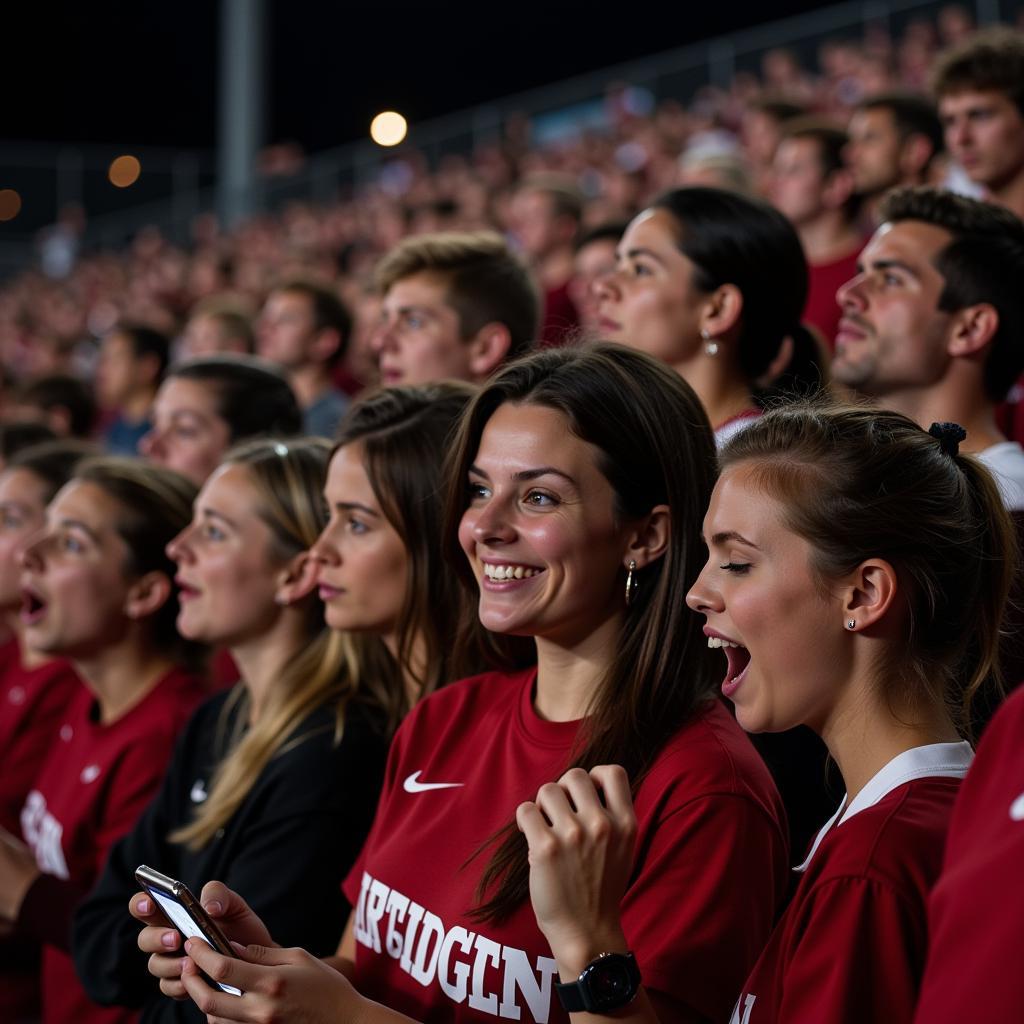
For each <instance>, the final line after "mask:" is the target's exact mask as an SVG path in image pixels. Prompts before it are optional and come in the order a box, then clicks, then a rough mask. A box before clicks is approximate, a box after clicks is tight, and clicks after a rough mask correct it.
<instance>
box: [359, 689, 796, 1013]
mask: <svg viewBox="0 0 1024 1024" xmlns="http://www.w3.org/2000/svg"><path fill="white" fill-rule="evenodd" d="M535 676H536V670H528V671H525V672H521V673H515V674H511V675H505V674H501V673H489V674H486V675H482V676H477V677H474V678H472V679H467V680H464V681H462V682H461V683H456V684H454V685H453V686H449V687H446V688H445V689H444V690H441V691H440V692H438V693H436V694H434V695H432V696H431V697H429V698H428V699H426V700H425V701H423V702H421V703H420V704H419V705H418V706H417V707H416V708H415V709H414V710H413V712H412V713H411V714H410V715H409V717H408V718H407V719H406V721H405V722H404V723H403V725H402V727H401V728H400V729H399V731H398V733H397V735H396V736H395V740H394V743H393V744H392V747H391V753H390V756H389V759H388V768H387V774H386V776H385V782H384V790H383V793H382V794H381V799H380V803H379V805H378V808H377V816H376V819H375V821H374V825H373V828H372V830H371V832H370V835H369V838H368V839H367V842H366V845H365V846H364V848H363V852H362V854H361V856H360V859H359V860H358V861H357V863H356V865H355V867H354V868H353V869H352V872H351V873H350V874H349V876H348V878H347V879H346V881H345V885H344V890H345V894H346V896H347V897H348V898H349V900H350V901H351V903H352V904H353V906H354V907H356V919H355V920H356V945H357V957H356V972H355V979H354V980H355V984H356V987H357V988H358V989H359V991H360V992H362V993H363V994H364V995H367V996H369V997H370V998H373V999H376V1000H378V1001H380V1002H383V1003H385V1004H386V1005H388V1006H390V1007H393V1008H395V1009H397V1010H400V1011H402V1012H403V1013H407V1014H409V1015H410V1016H411V1017H413V1018H414V1019H415V1020H418V1021H426V1022H433V1021H446V1022H449V1021H470V1020H473V1021H487V1020H492V1019H494V1018H498V1017H501V1018H509V1019H522V1020H535V1021H549V1020H551V1021H566V1020H568V1017H567V1015H566V1014H565V1013H564V1011H563V1010H562V1008H561V1005H560V1004H559V1003H558V1000H557V997H556V996H555V995H554V992H553V989H552V980H553V979H554V976H555V974H556V969H555V962H554V960H553V958H552V957H551V951H550V949H549V947H548V945H547V942H546V941H545V939H544V936H543V935H542V934H541V932H540V930H539V928H538V927H537V923H536V919H535V918H534V915H533V910H532V908H531V907H530V905H529V903H528V902H527V903H525V904H524V905H522V906H521V907H520V908H518V909H517V910H516V911H515V912H514V913H513V914H512V916H511V917H510V918H509V919H508V920H506V921H504V922H502V923H501V924H495V923H493V922H488V923H484V924H479V923H476V922H474V921H473V920H472V919H471V918H470V917H469V915H468V913H467V911H468V910H470V908H471V907H472V906H473V905H474V890H475V887H476V884H477V881H478V880H479V878H480V875H481V872H482V871H483V868H484V866H485V864H486V863H487V860H486V858H487V857H488V855H489V853H490V848H488V849H487V850H486V851H484V853H483V854H482V855H481V856H479V857H477V858H475V859H472V860H471V858H473V855H474V853H476V851H477V850H479V849H480V847H481V845H482V844H483V843H484V842H485V841H486V840H487V839H488V838H489V837H490V836H491V835H493V834H494V833H495V832H496V831H497V830H498V829H500V828H502V827H503V826H505V825H507V824H508V823H509V822H510V821H512V819H513V816H514V814H515V809H516V807H517V806H518V804H519V803H521V802H522V801H523V800H532V799H534V798H535V797H536V794H537V790H538V789H539V788H540V786H541V785H543V784H544V783H545V782H550V781H553V780H555V779H557V778H558V777H559V776H560V775H561V774H562V772H563V771H564V769H565V767H566V763H567V758H568V753H569V750H570V747H571V745H572V743H573V740H574V739H575V737H576V732H577V729H578V726H579V723H578V722H548V721H545V720H543V719H541V718H539V717H538V716H537V714H536V712H535V711H534V708H533V701H532V693H533V683H534V679H535ZM442 787H443V788H442ZM636 814H637V819H638V824H639V835H638V838H637V861H636V865H635V868H634V876H633V880H632V883H631V884H630V887H629V889H628V890H627V892H626V895H625V897H624V899H623V902H622V923H623V928H624V930H625V933H626V937H627V939H628V940H629V943H630V948H631V949H632V950H633V951H634V953H635V954H636V956H637V960H638V962H639V964H640V968H641V971H642V973H643V976H644V983H645V985H646V986H647V987H648V988H650V989H651V990H653V991H656V992H658V993H660V994H661V995H662V996H663V997H665V998H667V999H669V1000H672V1001H674V1003H675V1004H676V1006H678V1013H676V1014H674V1015H673V1019H674V1020H677V1021H696V1020H704V1019H706V1018H710V1019H717V1020H721V1019H722V1018H724V1017H725V1016H726V1015H727V1014H728V1012H729V1007H730V1006H731V1005H732V1004H733V1002H734V1001H735V998H736V992H737V991H738V990H739V986H740V984H741V983H742V980H743V978H744V977H745V975H746V972H747V970H748V969H749V966H750V965H751V964H752V963H753V961H754V959H755V958H756V956H757V954H758V952H759V951H760V949H761V948H762V946H763V945H764V942H765V940H766V938H767V936H768V933H769V931H770V929H771V925H772V921H773V918H774V915H775V913H776V910H777V908H778V906H779V903H780V900H781V899H782V896H783V892H784V888H785V885H786V882H787V875H788V869H787V850H786V838H785V835H786V829H785V825H784V820H785V815H784V811H783V810H782V806H781V801H780V799H779V796H778V793H777V792H776V790H775V786H774V783H773V782H772V780H771V777H770V775H769V773H768V770H767V769H766V768H765V766H764V763H763V762H762V761H761V759H760V758H759V757H758V755H757V753H756V751H755V750H754V749H753V747H752V746H751V744H750V741H749V740H748V739H747V737H746V736H745V735H744V734H743V733H742V731H741V730H740V728H739V727H738V726H737V725H736V723H735V721H734V720H733V719H732V717H731V716H730V715H729V713H728V712H727V711H726V709H725V708H724V707H723V706H722V705H721V704H720V703H718V702H714V703H712V704H711V705H709V706H708V708H707V710H706V711H704V712H703V713H701V714H699V715H698V716H697V717H696V718H695V719H694V720H693V721H692V722H690V723H689V724H687V725H686V726H684V727H683V729H681V730H680V732H679V733H678V734H677V735H676V736H675V737H674V738H673V739H672V740H671V741H670V742H669V743H668V744H667V746H666V748H665V749H664V750H663V751H662V753H661V754H660V755H659V757H658V759H657V761H656V763H655V765H654V766H653V768H652V770H651V771H650V773H649V774H648V775H647V777H646V778H645V779H644V781H643V783H642V784H641V786H640V788H639V791H638V792H637V794H636ZM467 862H469V863H467Z"/></svg>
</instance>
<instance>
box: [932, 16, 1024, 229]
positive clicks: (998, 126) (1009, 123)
mask: <svg viewBox="0 0 1024 1024" xmlns="http://www.w3.org/2000/svg"><path fill="white" fill-rule="evenodd" d="M933 83H934V89H935V95H936V97H937V98H938V104H939V117H940V119H941V121H942V126H943V129H944V130H945V133H946V147H947V149H948V150H949V152H950V154H951V155H952V157H953V158H954V159H955V160H956V161H957V162H958V163H959V164H960V165H961V166H962V167H963V169H964V171H965V172H966V173H967V176H968V177H969V178H970V179H971V181H973V182H975V183H977V184H978V185H981V186H982V187H983V188H984V189H985V193H986V197H987V198H988V199H989V200H991V202H993V203H998V204H999V205H1000V206H1005V207H1007V208H1008V209H1010V210H1012V211H1013V212H1014V213H1016V214H1017V215H1018V216H1024V34H1022V33H1020V32H1015V31H1013V30H1011V29H1007V28H996V29H989V30H987V31H984V32H978V33H977V34H975V35H973V36H971V37H970V38H969V39H968V40H967V42H965V43H964V44H963V45H961V46H959V47H957V48H956V49H954V50H950V51H949V52H948V53H946V54H944V55H943V56H942V57H941V58H940V60H939V62H938V64H937V65H936V68H935V72H934V78H933Z"/></svg>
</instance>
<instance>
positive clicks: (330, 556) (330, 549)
mask: <svg viewBox="0 0 1024 1024" xmlns="http://www.w3.org/2000/svg"><path fill="white" fill-rule="evenodd" d="M332 532H333V531H332V529H331V527H330V526H326V527H324V529H323V530H322V531H321V533H320V536H319V537H317V539H316V540H315V541H313V546H312V547H311V548H310V549H309V557H310V559H311V560H312V561H313V562H315V563H316V564H317V565H318V566H320V565H339V564H340V563H341V555H340V553H339V551H338V547H337V545H336V544H335V543H334V542H333V539H332V536H331V534H332Z"/></svg>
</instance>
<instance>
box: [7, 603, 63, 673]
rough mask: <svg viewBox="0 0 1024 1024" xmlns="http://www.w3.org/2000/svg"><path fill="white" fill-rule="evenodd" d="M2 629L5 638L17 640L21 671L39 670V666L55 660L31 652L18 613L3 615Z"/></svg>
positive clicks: (48, 656) (12, 611)
mask: <svg viewBox="0 0 1024 1024" xmlns="http://www.w3.org/2000/svg"><path fill="white" fill-rule="evenodd" d="M2 628H4V629H6V635H7V636H13V637H14V639H15V640H17V642H18V660H19V661H20V662H21V667H22V668H23V669H27V670H28V671H31V670H32V669H34V668H39V666H40V665H45V664H46V663H47V662H48V661H53V660H55V659H53V658H52V657H51V656H50V655H49V654H43V653H42V652H41V651H36V650H33V649H32V648H31V647H29V646H28V644H27V643H26V642H25V627H24V626H23V625H22V624H21V615H20V611H15V610H13V609H12V610H11V611H9V612H7V613H6V614H5V615H3V616H2ZM5 638H6V637H5Z"/></svg>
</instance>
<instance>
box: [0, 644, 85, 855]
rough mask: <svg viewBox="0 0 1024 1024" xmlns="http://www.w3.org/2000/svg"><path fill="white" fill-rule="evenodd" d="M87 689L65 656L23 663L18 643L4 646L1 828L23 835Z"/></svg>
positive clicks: (0, 669)
mask: <svg viewBox="0 0 1024 1024" xmlns="http://www.w3.org/2000/svg"><path fill="white" fill-rule="evenodd" d="M81 690H82V683H81V680H80V679H79V678H78V676H77V675H76V674H75V670H74V669H73V668H72V667H71V666H70V665H69V664H68V663H67V662H66V661H64V659H63V658H54V659H52V660H50V661H47V662H46V663H45V664H44V665H40V666H39V667H38V668H33V669H25V668H23V667H22V664H21V653H20V651H19V649H18V641H17V640H10V641H8V642H7V643H6V644H3V645H2V647H0V826H2V827H3V828H5V829H7V831H8V832H11V833H13V834H14V835H16V836H20V835H21V821H20V816H21V808H22V806H23V805H24V803H25V797H26V796H27V795H28V791H29V790H30V789H31V788H32V784H33V783H34V782H35V780H36V775H37V773H38V772H39V768H40V766H41V765H42V763H43V760H44V758H45V757H46V755H47V754H48V753H49V750H50V747H51V745H52V741H53V738H54V737H55V736H56V733H57V727H58V725H59V724H60V722H61V720H62V716H63V715H64V713H65V711H66V710H67V707H68V703H69V702H70V701H71V699H72V698H73V697H74V695H75V694H76V693H78V692H80V691H81Z"/></svg>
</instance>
